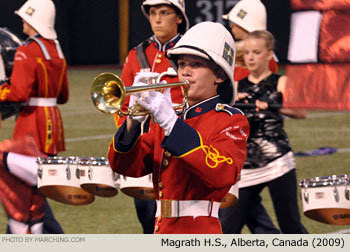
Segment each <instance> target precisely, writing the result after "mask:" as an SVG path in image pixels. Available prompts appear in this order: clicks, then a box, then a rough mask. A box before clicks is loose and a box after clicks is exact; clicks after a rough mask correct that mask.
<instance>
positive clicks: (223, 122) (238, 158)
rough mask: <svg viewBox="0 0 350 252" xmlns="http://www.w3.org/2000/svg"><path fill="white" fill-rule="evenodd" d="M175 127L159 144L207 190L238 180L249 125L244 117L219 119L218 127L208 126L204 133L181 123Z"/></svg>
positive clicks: (244, 153)
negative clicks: (207, 186)
mask: <svg viewBox="0 0 350 252" xmlns="http://www.w3.org/2000/svg"><path fill="white" fill-rule="evenodd" d="M217 119H218V118H217ZM218 121H219V120H218ZM176 124H177V125H175V127H174V129H173V131H172V132H171V134H170V135H169V137H168V138H166V139H165V141H163V144H162V147H163V148H164V149H165V150H168V151H169V152H170V153H173V154H174V155H175V156H177V158H179V159H181V161H182V162H184V163H185V164H186V167H187V168H188V169H189V170H190V171H191V172H192V173H194V174H196V175H197V176H198V177H200V178H201V180H202V181H204V183H205V184H207V185H209V186H210V187H217V188H221V187H226V186H230V185H232V184H234V183H236V182H237V181H238V178H239V174H240V172H241V169H242V167H243V164H244V162H245V160H246V156H247V138H248V136H249V123H248V121H247V119H246V117H245V116H244V115H242V114H235V115H232V116H230V115H227V116H225V117H224V118H223V117H220V126H219V127H218V125H217V124H215V125H211V126H209V125H208V126H207V128H208V130H206V128H201V129H198V130H194V129H193V128H192V127H190V126H188V125H187V124H186V123H185V122H184V121H181V120H178V121H177V123H176ZM179 124H182V125H179Z"/></svg>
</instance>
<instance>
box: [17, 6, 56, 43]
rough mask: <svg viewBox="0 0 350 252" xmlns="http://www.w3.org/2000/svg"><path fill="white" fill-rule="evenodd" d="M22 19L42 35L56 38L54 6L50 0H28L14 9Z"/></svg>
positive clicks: (47, 37)
mask: <svg viewBox="0 0 350 252" xmlns="http://www.w3.org/2000/svg"><path fill="white" fill-rule="evenodd" d="M15 14H17V15H18V16H20V17H21V18H22V19H23V20H24V21H26V22H27V23H28V24H30V25H31V26H32V27H33V28H34V29H35V30H36V31H37V32H38V33H39V34H40V35H41V36H42V37H44V38H46V39H56V38H57V34H56V31H55V28H54V26H55V17H56V8H55V5H54V3H53V2H52V0H28V1H27V2H25V3H24V4H23V5H22V7H21V8H20V9H19V10H17V11H15Z"/></svg>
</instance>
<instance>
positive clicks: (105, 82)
mask: <svg viewBox="0 0 350 252" xmlns="http://www.w3.org/2000/svg"><path fill="white" fill-rule="evenodd" d="M188 84H189V82H188V81H187V80H185V81H183V82H175V83H167V84H159V83H155V84H152V85H145V86H138V87H125V85H124V84H123V82H122V80H121V79H120V78H119V77H118V76H117V75H115V74H113V73H101V74H99V75H98V76H96V77H95V79H94V80H93V82H92V86H91V100H92V103H93V104H94V106H95V107H96V108H97V110H99V111H101V112H103V113H107V114H114V113H118V115H119V116H142V115H148V114H150V111H148V110H146V109H144V108H143V107H141V106H140V105H138V106H137V105H136V106H134V107H129V108H127V110H126V111H123V110H122V107H123V105H124V103H125V99H126V96H127V95H131V94H136V93H141V92H145V91H151V90H157V91H159V90H162V89H165V88H175V87H182V89H183V95H184V98H183V100H182V103H181V104H180V105H177V106H174V107H173V108H174V109H175V110H178V109H182V108H183V107H184V106H185V104H186V100H187V94H188V90H187V86H188Z"/></svg>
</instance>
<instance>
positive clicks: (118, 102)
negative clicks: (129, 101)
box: [91, 73, 126, 114]
mask: <svg viewBox="0 0 350 252" xmlns="http://www.w3.org/2000/svg"><path fill="white" fill-rule="evenodd" d="M125 97H126V90H125V87H124V85H123V82H122V80H121V79H120V78H119V77H118V76H117V75H115V74H113V73H102V74H99V75H98V76H96V77H95V79H94V80H93V83H92V87H91V100H92V103H93V104H94V105H95V107H96V108H97V109H98V110H99V111H101V112H103V113H106V114H113V113H115V112H118V111H120V110H121V107H122V106H123V104H124V102H125Z"/></svg>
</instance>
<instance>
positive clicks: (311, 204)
mask: <svg viewBox="0 0 350 252" xmlns="http://www.w3.org/2000/svg"><path fill="white" fill-rule="evenodd" d="M299 185H300V187H301V199H302V202H303V210H304V214H305V215H306V216H307V217H309V218H311V219H313V220H316V221H319V222H323V223H327V224H332V225H349V224H350V175H332V176H327V177H315V178H308V179H301V180H300V183H299Z"/></svg>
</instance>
